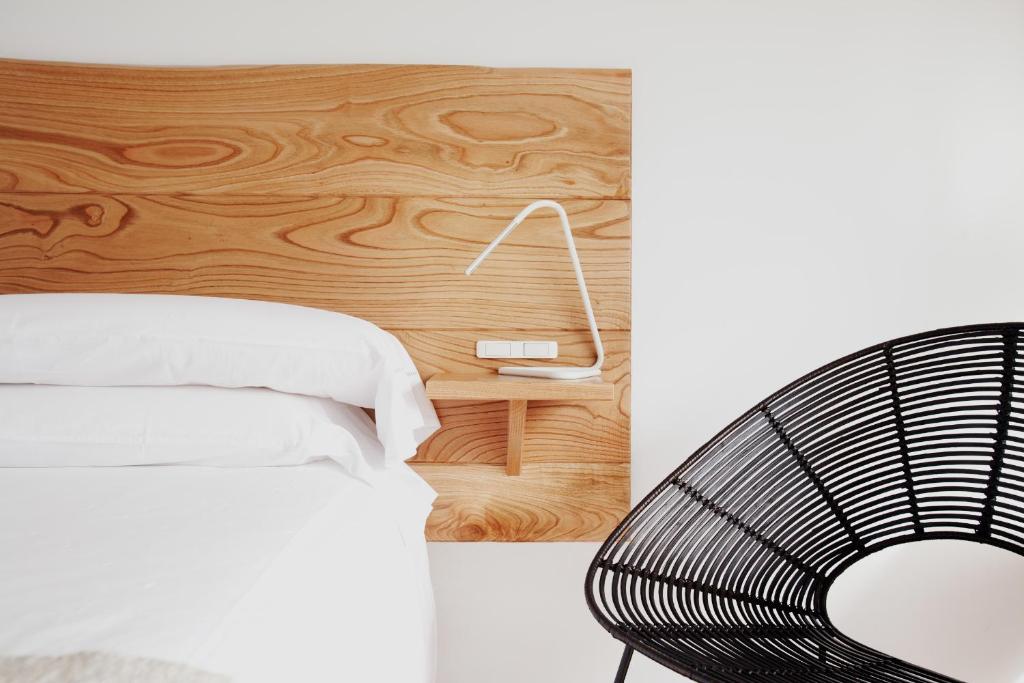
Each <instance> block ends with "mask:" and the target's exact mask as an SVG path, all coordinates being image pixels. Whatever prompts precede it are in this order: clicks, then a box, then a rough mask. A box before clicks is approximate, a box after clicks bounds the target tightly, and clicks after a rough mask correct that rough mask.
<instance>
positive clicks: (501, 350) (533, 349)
mask: <svg viewBox="0 0 1024 683" xmlns="http://www.w3.org/2000/svg"><path fill="white" fill-rule="evenodd" d="M476 357H477V358H558V342H554V341H504V340H495V341H490V340H487V341H478V342H477V343H476Z"/></svg>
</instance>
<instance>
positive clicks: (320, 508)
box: [0, 462, 435, 683]
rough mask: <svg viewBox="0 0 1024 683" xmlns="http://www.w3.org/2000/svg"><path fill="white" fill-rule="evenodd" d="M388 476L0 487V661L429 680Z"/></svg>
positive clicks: (144, 473)
mask: <svg viewBox="0 0 1024 683" xmlns="http://www.w3.org/2000/svg"><path fill="white" fill-rule="evenodd" d="M432 499H433V492H432V491H431V490H430V489H429V487H427V486H426V484H425V483H424V482H423V481H422V480H420V479H419V478H418V477H417V476H416V475H415V474H414V473H412V471H411V470H408V469H407V468H403V469H402V470H400V471H397V472H395V473H391V474H388V475H387V476H384V475H381V481H379V482H377V483H376V485H375V486H374V487H371V486H368V485H367V484H365V483H362V482H359V481H356V480H354V479H352V478H351V477H350V476H349V475H347V474H345V473H344V471H343V470H341V469H340V468H339V467H337V466H335V465H334V464H332V463H327V462H323V463H314V464H310V465H304V466H301V467H268V468H223V469H222V468H203V467H181V466H167V467H128V468H52V469H50V468H47V469H2V470H0V654H3V655H59V654H67V653H71V652H76V651H83V650H93V651H96V650H99V651H105V652H112V653H116V654H121V655H125V656H142V657H153V658H157V659H163V660H169V661H175V662H182V663H187V664H190V665H193V666H197V667H200V668H203V669H206V670H209V671H212V672H216V673H223V674H228V675H230V676H232V677H233V678H234V680H235V681H236V682H237V683H284V682H290V681H301V682H303V683H319V682H321V681H324V682H326V681H331V682H332V683H339V682H342V681H352V682H360V683H372V682H376V681H381V682H384V681H386V682H388V683H420V682H429V681H432V680H433V675H434V638H435V636H434V612H433V599H432V594H431V590H430V580H429V575H428V569H427V561H426V549H425V543H424V538H423V525H424V521H425V519H426V515H427V513H428V512H429V507H430V502H431V500H432Z"/></svg>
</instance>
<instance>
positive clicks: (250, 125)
mask: <svg viewBox="0 0 1024 683" xmlns="http://www.w3.org/2000/svg"><path fill="white" fill-rule="evenodd" d="M535 198H552V199H558V200H560V201H563V203H564V205H565V207H566V209H567V211H568V212H569V214H570V218H571V220H572V223H573V228H574V235H575V238H576V240H577V245H578V247H579V251H580V258H581V260H582V262H583V267H584V270H585V272H586V276H587V283H588V285H589V287H590V291H591V295H592V298H593V302H594V308H595V310H596V313H597V320H598V324H599V326H600V328H601V330H602V337H603V339H604V341H605V345H606V347H607V354H608V359H607V362H606V365H605V373H604V375H605V376H604V379H605V381H608V382H613V383H614V384H615V400H614V401H612V402H597V403H592V404H591V403H573V404H567V403H558V402H547V403H538V404H537V405H536V406H535V405H534V404H532V403H531V406H530V412H529V417H528V430H527V437H526V438H527V441H526V449H527V452H528V453H529V456H528V459H526V460H524V463H523V471H522V476H519V477H508V476H506V475H505V473H504V468H503V465H502V464H503V462H504V452H505V436H506V434H505V431H506V426H505V425H506V421H505V412H504V411H505V405H504V404H503V403H454V402H453V403H439V404H438V412H439V414H440V416H441V421H442V425H443V428H442V430H441V431H440V432H438V433H437V434H436V435H435V436H434V437H433V438H431V439H430V440H429V441H428V442H427V443H425V444H424V445H423V446H422V447H421V449H420V451H419V454H418V455H417V457H416V458H415V461H414V466H415V467H416V469H417V471H419V472H420V474H422V475H423V476H424V477H425V478H426V479H427V480H428V481H429V482H430V483H431V484H432V485H433V486H434V487H435V488H436V489H437V490H438V491H439V493H440V498H439V500H438V502H437V504H436V505H435V511H434V514H433V515H432V517H431V518H430V521H429V524H428V537H429V538H430V539H433V540H599V539H603V538H604V537H605V536H606V535H607V534H608V532H609V531H610V530H611V529H612V527H613V526H614V525H615V524H616V523H617V521H618V520H619V519H620V518H621V517H622V516H623V515H624V514H625V512H626V511H627V510H628V507H629V462H630V446H629V377H630V375H629V372H630V370H629V342H630V73H629V72H628V71H610V70H578V69H488V68H474V67H449V66H272V67H241V68H196V69H183V68H174V69H171V68H134V67H106V66H89V65H71V64H55V63H34V62H21V61H4V60H0V292H2V293H9V292H53V291H102V292H162V293H177V294H197V295H210V296H228V297H242V298H258V299H265V300H272V301H283V302H287V303H294V304H302V305H306V306H316V307H320V308H325V309H331V310H336V311H343V312H345V313H349V314H352V315H356V316H359V317H362V318H366V319H368V320H371V321H373V322H375V323H377V324H378V325H380V326H381V327H384V328H386V329H388V330H390V331H391V332H393V333H395V334H396V335H397V336H398V337H399V338H400V339H401V340H402V341H403V342H404V343H405V345H406V347H407V348H408V349H409V351H410V353H411V354H412V356H413V358H414V359H415V360H416V362H417V364H418V366H419V368H420V371H421V373H422V375H423V376H424V378H428V377H430V376H432V375H433V374H435V373H438V372H442V371H445V372H460V371H461V372H465V371H472V370H479V369H481V368H493V367H496V366H497V365H499V363H498V362H496V361H488V360H479V359H477V358H476V357H475V353H474V351H475V349H474V343H475V341H476V340H477V339H486V338H491V339H494V338H524V339H530V338H535V339H555V340H557V341H558V342H559V343H560V350H561V353H562V356H563V360H569V361H570V362H577V363H580V364H583V363H586V362H590V360H591V358H592V351H591V348H590V345H589V338H588V335H587V332H586V320H585V318H584V315H583V311H582V309H581V307H580V304H579V296H578V293H577V290H576V285H575V281H574V279H573V274H572V269H571V267H570V265H569V262H568V259H567V256H566V252H565V247H564V243H563V241H562V237H561V235H560V232H559V229H558V223H557V218H555V216H554V215H553V214H551V213H550V212H541V213H539V214H536V215H535V216H534V217H532V218H530V219H529V220H527V222H526V223H524V224H523V225H522V226H521V227H520V228H519V229H518V230H517V231H516V232H515V233H513V234H512V236H511V237H510V238H509V240H508V241H507V242H506V243H505V244H503V245H502V246H501V248H499V249H498V250H497V251H496V252H495V253H494V254H493V255H492V256H491V257H490V258H489V259H488V261H487V264H486V265H485V266H484V267H483V268H481V269H480V271H479V272H478V273H477V274H475V275H474V276H473V277H472V278H467V277H465V276H464V275H463V270H464V269H465V267H466V265H467V264H468V263H469V262H470V261H471V260H472V259H473V258H474V257H475V256H476V255H477V254H478V253H479V252H480V250H481V249H482V248H483V247H484V246H485V245H486V244H487V242H488V241H490V240H491V239H492V238H493V237H494V236H495V235H496V234H497V233H498V232H499V231H500V230H501V228H502V227H504V226H505V225H506V223H507V222H508V221H509V220H510V219H511V218H512V217H513V216H514V215H515V214H516V212H517V211H518V210H519V209H521V208H522V207H523V206H525V205H526V204H527V203H528V201H529V200H532V199H535ZM500 364H508V363H507V362H502V363H500Z"/></svg>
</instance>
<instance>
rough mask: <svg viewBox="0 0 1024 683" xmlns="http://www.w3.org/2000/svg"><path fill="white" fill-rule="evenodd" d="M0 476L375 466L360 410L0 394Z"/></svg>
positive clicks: (178, 393) (96, 392) (170, 393)
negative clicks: (24, 470) (1, 472)
mask: <svg viewBox="0 0 1024 683" xmlns="http://www.w3.org/2000/svg"><path fill="white" fill-rule="evenodd" d="M0 415H2V416H3V417H2V419H0V467H97V466H113V465H163V464H191V465H211V466H220V467H233V466H234V467H259V466H270V465H301V464H303V463H307V462H310V461H313V460H320V459H326V458H330V459H332V460H334V461H336V462H338V463H340V464H341V465H342V466H343V467H344V468H345V469H347V470H348V471H349V472H351V473H352V474H354V475H357V476H367V475H366V473H367V468H368V467H369V466H371V465H373V464H374V460H377V461H378V462H379V461H380V459H381V457H382V453H381V446H380V443H379V442H378V441H377V439H376V437H375V436H374V428H373V422H372V421H371V420H370V418H369V417H367V415H366V413H364V412H363V411H362V409H360V408H356V407H353V406H349V405H345V404H342V403H337V402H335V401H331V400H329V399H323V398H312V397H310V396H299V395H297V394H283V393H279V392H276V391H271V390H270V389H222V388H220V387H200V386H181V387H62V386H40V385H25V384H22V385H19V384H4V385H0Z"/></svg>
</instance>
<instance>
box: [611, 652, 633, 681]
mask: <svg viewBox="0 0 1024 683" xmlns="http://www.w3.org/2000/svg"><path fill="white" fill-rule="evenodd" d="M631 659H633V648H631V647H630V646H629V645H627V646H626V649H625V650H623V651H622V659H620V660H619V670H618V672H616V674H615V683H623V681H625V680H626V672H627V671H628V670H629V660H631Z"/></svg>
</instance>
